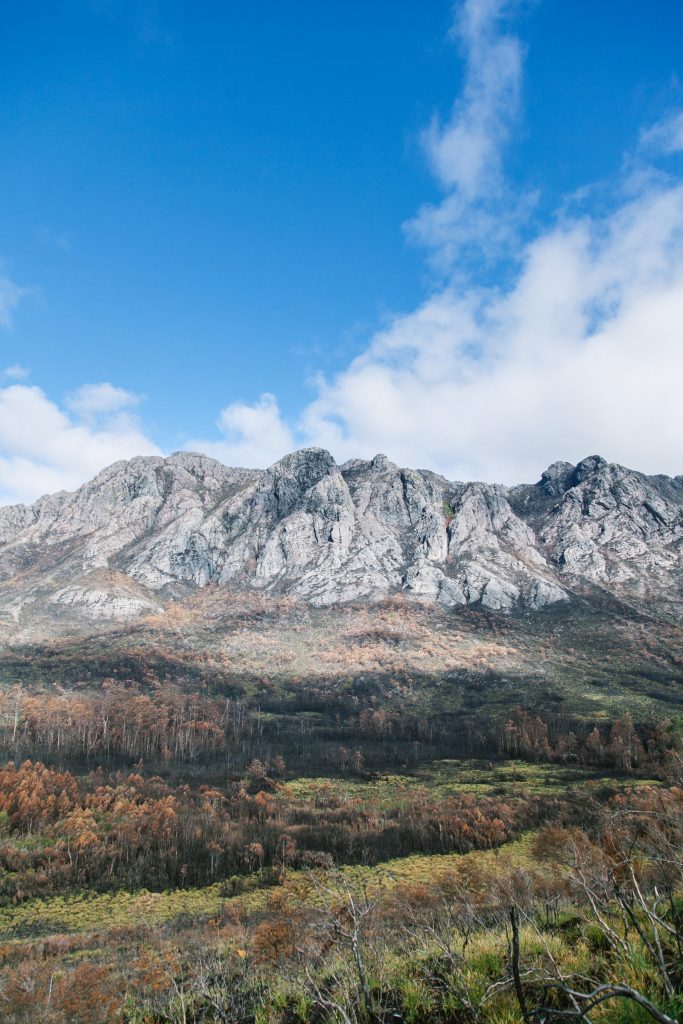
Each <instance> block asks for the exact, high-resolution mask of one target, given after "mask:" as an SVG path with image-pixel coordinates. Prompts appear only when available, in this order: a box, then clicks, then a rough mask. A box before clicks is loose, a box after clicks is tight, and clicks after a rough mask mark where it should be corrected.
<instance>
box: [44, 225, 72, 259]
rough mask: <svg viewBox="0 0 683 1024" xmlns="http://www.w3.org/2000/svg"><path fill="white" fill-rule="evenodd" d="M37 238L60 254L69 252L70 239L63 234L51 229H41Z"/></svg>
mask: <svg viewBox="0 0 683 1024" xmlns="http://www.w3.org/2000/svg"><path fill="white" fill-rule="evenodd" d="M38 238H39V239H40V241H41V242H43V243H44V244H45V245H49V246H52V247H53V248H55V249H59V250H60V251H61V252H66V253H69V252H71V239H70V238H69V236H68V235H66V234H64V232H60V231H53V230H52V229H51V228H48V227H42V228H40V230H39V231H38Z"/></svg>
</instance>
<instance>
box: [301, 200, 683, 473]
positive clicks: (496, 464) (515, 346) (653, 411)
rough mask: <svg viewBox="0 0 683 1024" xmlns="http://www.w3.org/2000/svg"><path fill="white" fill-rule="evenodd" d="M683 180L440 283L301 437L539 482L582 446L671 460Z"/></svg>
mask: <svg viewBox="0 0 683 1024" xmlns="http://www.w3.org/2000/svg"><path fill="white" fill-rule="evenodd" d="M682 324H683V185H679V184H676V183H669V184H668V185H666V186H660V187H650V188H648V189H647V190H646V191H644V192H642V193H641V194H639V195H637V196H635V197H630V198H628V199H625V200H624V201H623V203H622V205H621V206H620V207H619V208H618V209H617V210H616V211H615V212H614V213H612V214H611V215H610V216H608V217H606V218H602V219H601V218H596V217H594V218H590V217H584V218H581V219H565V220H563V221H561V222H559V223H558V224H556V225H555V226H554V227H553V228H551V229H550V230H548V231H547V232H546V233H545V234H542V235H540V236H539V237H537V238H536V239H535V240H534V241H533V242H532V243H530V244H529V245H528V246H527V247H526V249H525V250H524V252H523V258H522V265H521V269H520V272H519V274H518V277H517V279H516V281H515V283H514V284H513V286H512V287H511V288H510V289H509V290H508V291H506V292H499V291H497V290H495V289H476V288H475V287H471V288H469V289H466V290H464V291H463V290H461V289H458V288H456V287H449V288H446V289H445V290H443V291H441V292H440V293H438V294H436V295H435V296H433V297H432V298H430V299H429V300H428V301H427V302H425V303H424V305H423V306H422V307H421V308H420V309H418V310H417V311H416V312H414V313H411V314H409V315H407V316H403V317H399V318H397V319H396V320H395V321H394V322H393V323H392V324H391V325H390V326H389V327H388V328H387V329H386V330H384V331H382V332H380V333H378V334H377V335H376V336H375V338H374V339H373V340H372V343H371V344H370V346H369V348H368V349H367V351H366V352H365V353H363V354H362V355H361V356H359V357H358V358H357V359H355V360H354V361H353V362H352V363H351V365H350V366H349V367H348V368H347V369H346V370H344V371H343V372H342V373H340V374H338V375H337V376H336V377H335V378H334V379H333V380H332V381H331V382H330V383H327V384H325V385H324V386H323V387H322V388H321V390H320V393H319V395H318V397H317V398H316V399H315V401H314V402H313V403H311V404H310V405H309V407H308V408H307V409H306V411H305V413H304V416H303V418H302V427H303V430H304V433H305V435H306V439H307V440H308V441H313V440H314V439H315V440H317V441H318V442H319V443H324V444H327V445H328V446H330V447H331V448H332V449H333V450H334V451H335V452H336V453H338V455H339V456H340V457H342V458H345V457H348V456H350V455H352V454H353V455H357V454H363V455H365V456H369V455H371V454H373V452H375V451H377V450H378V449H382V450H384V451H386V452H387V453H388V454H389V455H390V456H391V457H393V458H395V459H396V460H397V461H399V462H401V463H403V464H405V465H419V466H427V467H432V468H436V469H438V470H440V471H441V472H443V473H445V474H446V475H447V476H449V477H452V478H460V479H463V478H483V479H487V480H499V481H502V482H507V483H513V482H517V481H520V480H533V479H537V478H538V476H539V473H540V470H541V469H542V468H544V467H545V466H546V465H548V464H549V463H550V462H551V461H554V460H555V459H558V458H565V459H569V460H572V461H576V460H578V459H580V458H582V457H584V456H585V455H587V454H590V453H592V452H594V451H598V452H600V454H603V455H604V456H606V457H607V458H610V459H612V460H616V461H621V462H624V463H626V464H629V465H631V466H634V467H635V468H639V469H643V470H646V471H650V472H668V473H672V472H676V473H678V472H683V414H682V413H681V406H680V399H679V390H680V381H681V380H682V379H683V333H682V328H681V325H682Z"/></svg>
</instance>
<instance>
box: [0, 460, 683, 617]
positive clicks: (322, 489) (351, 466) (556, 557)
mask: <svg viewBox="0 0 683 1024" xmlns="http://www.w3.org/2000/svg"><path fill="white" fill-rule="evenodd" d="M682 549H683V478H681V477H675V478H668V477H661V476H658V477H646V476H643V475H642V474H640V473H635V472H632V471H630V470H627V469H625V468H624V467H622V466H617V465H610V464H608V463H606V462H605V460H604V459H601V458H600V457H599V456H591V457H589V458H587V459H584V460H583V461H582V462H580V463H579V464H578V465H577V466H572V465H571V464H570V463H567V462H557V463H554V464H553V465H552V466H550V467H549V468H548V469H547V470H546V471H545V473H543V475H542V477H541V480H540V481H539V483H538V484H535V485H521V486H519V487H516V488H504V487H500V486H496V485H489V484H483V483H457V482H450V481H448V480H445V479H444V478H443V477H439V476H437V475H436V474H434V473H431V472H429V471H424V470H422V471H418V470H411V469H401V468H399V467H397V466H396V465H394V464H393V463H392V462H390V461H389V459H388V458H387V457H386V456H385V455H376V456H375V457H374V458H373V459H372V460H370V461H366V460H362V459H354V460H351V461H350V462H347V463H344V465H342V466H341V467H339V466H337V465H336V463H335V461H334V459H333V458H332V456H331V455H330V454H329V452H326V451H324V450H323V449H320V448H308V449H303V450H302V451H298V452H293V453H292V454H290V455H287V456H286V457H285V458H283V459H281V460H280V461H279V462H277V463H275V465H273V466H271V467H270V468H269V469H267V470H244V469H229V468H227V467H225V466H222V465H221V464H220V463H218V462H216V461H215V460H213V459H209V458H207V457H205V456H203V455H197V454H193V453H188V452H180V453H177V454H175V455H172V456H170V457H169V458H166V459H164V458H160V457H145V458H136V459H131V460H130V461H128V462H119V463H116V464H115V465H113V466H110V467H109V468H108V469H106V470H104V471H103V472H102V473H100V474H98V476H97V477H95V479H94V480H92V481H91V482H90V483H88V484H85V485H84V486H83V487H81V488H80V489H79V490H78V491H75V492H74V493H66V492H60V493H58V494H54V495H48V496H46V497H43V498H41V499H39V500H38V501H37V502H36V503H35V504H34V505H32V506H24V505H17V506H12V507H6V508H2V509H0V579H1V580H2V581H3V588H2V591H1V596H0V617H2V619H3V621H11V622H16V623H18V624H25V623H27V622H30V621H31V619H32V617H34V616H36V615H48V616H49V615H53V616H57V615H59V614H60V609H61V610H63V611H66V610H68V611H69V614H70V615H76V616H78V615H82V616H83V617H84V618H91V619H92V618H98V619H111V620H113V621H117V620H119V619H129V618H131V617H135V616H138V615H144V614H149V613H150V612H155V611H157V610H159V609H160V608H161V607H163V605H164V604H165V603H166V602H168V601H170V600H174V599H176V598H178V597H182V596H183V595H184V594H186V593H187V592H188V591H189V590H191V589H193V588H195V587H202V586H206V585H207V584H209V583H213V584H218V585H219V586H220V585H223V584H230V585H231V586H235V585H237V586H243V587H253V588H258V589H261V590H264V591H268V592H270V591H272V592H277V593H288V594H292V595H295V596H297V597H299V598H301V599H303V600H306V601H309V602H311V603H313V604H319V605H327V604H333V603H335V602H343V601H354V600H372V599H375V598H377V597H382V596H385V595H388V594H391V593H394V592H396V591H399V590H403V591H404V592H405V593H407V594H411V595H413V596H414V597H415V598H417V599H419V600H424V601H434V602H437V603H439V604H441V605H442V606H444V607H447V608H453V607H455V606H457V605H460V604H466V603H467V604H474V605H480V606H482V607H484V608H487V609H491V610H495V611H503V612H509V611H512V610H513V609H515V608H517V607H523V606H526V607H528V608H531V609H541V608H544V607H546V606H547V605H550V604H555V603H558V602H561V601H565V600H568V599H569V597H570V595H571V593H572V591H573V590H576V589H577V588H578V589H582V591H585V588H586V587H590V586H593V587H600V588H602V589H607V590H609V591H611V592H613V593H614V594H616V595H619V596H620V597H632V598H638V599H639V600H641V599H642V600H661V599H665V600H668V601H670V602H673V604H672V607H674V608H675V607H676V604H675V603H676V602H677V601H680V580H681V550H682ZM107 574H109V575H107ZM126 581H127V582H126Z"/></svg>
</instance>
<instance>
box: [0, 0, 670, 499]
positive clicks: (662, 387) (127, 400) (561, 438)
mask: <svg viewBox="0 0 683 1024" xmlns="http://www.w3.org/2000/svg"><path fill="white" fill-rule="evenodd" d="M643 15H644V9H643V4H642V2H639V0H627V2H620V3H617V2H611V0H601V2H600V3H599V4H595V3H589V2H587V0H574V2H572V3H571V4H567V3H566V2H563V0H538V2H505V0H464V2H462V3H459V4H456V5H455V6H453V5H451V4H449V3H445V2H440V0H430V2H428V3H426V4H416V3H407V2H406V3H401V2H398V3H393V4H390V5H389V4H367V3H360V2H358V3H356V2H354V0H350V2H347V3H344V4H341V3H320V2H312V0H310V2H309V0H298V2H297V3H294V4H282V3H280V2H275V0H273V2H265V3H261V4H258V5H256V4H237V3H218V2H207V3H204V4H201V5H198V4H191V3H189V2H183V0H167V2H164V3H156V4H155V3H152V2H147V0H90V2H88V0H61V2H60V3H57V4H48V3H45V2H44V0H42V2H33V0H24V2H22V3H21V4H14V5H9V6H8V8H7V10H5V11H4V12H3V31H2V33H1V34H0V66H2V68H3V75H2V79H1V83H0V126H1V129H2V150H1V154H2V156H1V159H0V352H1V353H2V358H1V359H0V367H2V366H4V367H5V368H6V370H5V373H4V376H3V377H2V378H0V500H4V501H12V500H20V499H21V500H29V499H33V498H35V497H36V496H38V494H40V493H43V492H45V491H49V490H53V489H56V488H57V487H61V486H65V487H73V486H76V485H77V484H78V483H80V482H82V481H84V480H85V479H87V478H88V477H89V476H91V475H92V474H93V473H94V472H96V471H97V470H98V469H100V468H102V467H103V466H104V465H105V464H106V463H107V462H110V461H113V460H114V459H115V458H119V457H130V456H131V455H133V454H136V453H143V452H145V453H146V452H162V453H163V452H168V451H172V450H175V449H177V448H181V447H188V446H189V447H192V448H200V449H201V450H204V451H206V452H208V453H209V454H213V455H216V456H217V457H219V458H222V459H223V460H224V461H230V462H235V463H241V464H245V463H247V464H267V463H268V462H270V461H272V460H273V459H275V458H277V457H279V456H280V455H282V454H284V453H285V451H286V450H287V449H288V448H289V447H295V446H298V445H302V444H323V445H325V446H327V447H329V448H330V449H331V450H332V451H333V453H334V454H335V456H336V457H338V458H339V459H342V458H347V457H349V456H351V455H361V456H371V455H372V454H373V453H374V452H375V451H377V450H380V449H383V450H386V451H387V453H388V454H389V455H390V457H392V458H394V459H395V460H396V461H398V462H403V463H405V464H413V465H420V466H430V467H433V468H436V469H439V470H441V471H443V472H445V473H447V474H448V475H450V476H452V477H466V476H476V477H483V478H486V479H491V480H501V481H503V482H513V481H515V480H517V479H533V478H537V477H538V475H539V474H540V471H541V470H542V469H543V468H544V466H545V465H546V464H547V463H548V462H549V461H552V460H554V459H555V458H569V459H578V458H581V457H583V456H584V455H586V454H588V453H589V452H592V451H594V450H599V451H601V453H602V454H604V455H605V456H606V457H608V458H613V459H615V460H618V461H622V462H630V463H631V464H633V465H634V466H635V467H636V468H642V469H644V470H648V471H656V472H668V473H678V472H683V456H680V454H679V453H680V452H682V451H683V424H682V423H681V415H680V413H679V412H678V410H677V402H678V396H677V393H676V391H677V389H676V388H675V384H676V382H677V380H678V379H680V378H678V377H677V374H678V373H679V372H683V362H682V358H681V348H682V347H683V346H682V345H681V341H682V340H683V339H682V338H681V334H682V333H683V327H682V326H681V325H683V300H682V299H681V294H682V291H681V289H682V282H683V251H682V250H683V240H682V235H683V196H682V194H681V182H682V181H683V164H682V162H681V159H680V157H681V151H683V118H681V114H680V111H681V109H683V46H681V40H682V39H683V6H682V5H681V4H680V3H678V2H673V0H654V2H653V3H651V4H650V5H648V7H647V17H646V18H644V17H643Z"/></svg>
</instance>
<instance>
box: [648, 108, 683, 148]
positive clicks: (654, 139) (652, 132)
mask: <svg viewBox="0 0 683 1024" xmlns="http://www.w3.org/2000/svg"><path fill="white" fill-rule="evenodd" d="M640 142H641V146H642V147H643V149H646V150H652V151H653V152H655V153H662V154H664V155H665V156H669V155H671V154H672V153H680V152H683V111H676V112H675V113H673V114H670V115H669V116H668V117H665V118H663V119H662V120H661V121H658V122H657V123H656V124H654V125H652V127H650V128H648V129H647V130H646V131H643V132H641V136H640Z"/></svg>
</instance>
